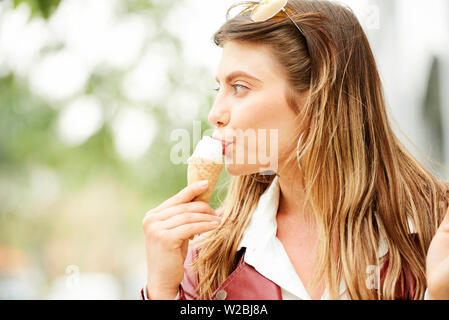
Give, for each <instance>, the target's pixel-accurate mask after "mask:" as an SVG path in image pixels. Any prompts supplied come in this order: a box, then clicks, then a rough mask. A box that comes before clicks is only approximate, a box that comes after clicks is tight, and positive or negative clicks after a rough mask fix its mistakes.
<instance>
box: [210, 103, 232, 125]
mask: <svg viewBox="0 0 449 320" xmlns="http://www.w3.org/2000/svg"><path fill="white" fill-rule="evenodd" d="M230 118H231V117H230V114H229V110H226V108H224V107H219V106H218V105H216V104H215V105H214V106H213V107H212V110H211V111H210V112H209V116H208V117H207V120H208V121H209V123H210V124H211V125H213V126H216V127H217V128H221V127H225V126H227V125H228V123H229V120H230Z"/></svg>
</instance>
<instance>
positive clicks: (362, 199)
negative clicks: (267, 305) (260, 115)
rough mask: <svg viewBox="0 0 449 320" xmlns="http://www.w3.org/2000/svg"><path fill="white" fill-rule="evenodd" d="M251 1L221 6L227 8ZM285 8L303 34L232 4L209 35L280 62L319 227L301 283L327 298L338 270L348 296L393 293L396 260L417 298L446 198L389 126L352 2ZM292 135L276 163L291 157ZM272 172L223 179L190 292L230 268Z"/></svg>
mask: <svg viewBox="0 0 449 320" xmlns="http://www.w3.org/2000/svg"><path fill="white" fill-rule="evenodd" d="M255 3H257V2H254V1H246V2H243V3H238V4H236V5H233V6H232V7H231V8H230V9H229V10H228V12H227V15H229V13H230V12H231V10H232V9H233V8H235V7H236V6H238V5H241V4H245V5H247V6H250V5H254V4H255ZM286 10H288V12H289V14H290V15H291V16H292V17H293V19H294V20H295V22H296V23H297V24H298V25H299V26H300V27H301V29H302V30H303V31H304V33H305V38H304V37H303V36H302V35H301V34H300V33H299V32H298V30H297V29H296V28H295V26H294V25H293V24H292V23H291V21H290V20H289V19H288V18H287V17H285V14H284V13H280V14H278V15H277V16H276V17H274V18H272V19H270V20H268V21H265V22H258V23H254V22H252V21H251V20H250V18H249V16H248V15H249V14H248V13H243V14H240V15H237V16H236V17H233V18H229V16H228V19H227V21H226V23H225V24H224V25H223V26H222V27H221V28H220V29H219V30H218V31H217V32H216V33H215V35H214V41H215V43H216V44H217V45H218V46H220V47H223V45H224V43H225V42H226V41H244V42H251V43H255V44H260V45H265V46H267V47H269V49H270V50H272V52H273V53H274V56H275V57H277V59H278V61H279V62H280V64H281V65H282V66H283V68H284V70H285V74H286V77H287V80H288V83H289V84H290V86H289V89H288V91H287V92H286V93H285V94H286V97H287V101H289V104H290V106H291V107H292V108H293V109H294V110H295V111H296V112H297V115H298V118H297V119H298V133H297V135H298V138H299V136H300V135H301V134H303V138H302V144H301V146H300V152H301V170H298V171H300V178H299V179H302V183H303V186H304V188H305V190H306V195H307V201H308V203H310V205H311V206H312V208H313V211H314V212H315V219H316V221H317V225H318V230H319V245H318V249H317V259H316V261H317V265H316V266H317V268H316V272H315V277H314V281H313V283H314V284H315V285H316V283H318V280H320V279H323V280H325V282H326V284H327V287H328V289H329V294H330V297H331V298H337V297H338V290H339V286H340V281H341V279H343V280H344V282H345V284H346V287H347V295H348V296H349V298H351V299H394V298H397V293H396V290H395V289H396V286H397V285H398V283H400V282H402V281H404V277H405V275H404V268H405V267H407V268H408V269H409V270H410V271H411V274H412V275H413V277H414V278H415V282H416V290H415V294H414V296H413V297H411V298H414V299H420V298H423V295H424V291H425V288H426V273H425V259H426V252H427V249H428V247H429V245H430V242H431V240H432V238H433V236H434V234H435V232H436V230H437V228H438V226H439V223H440V222H441V221H442V218H443V216H444V213H445V209H446V208H447V206H448V199H447V197H446V191H447V186H446V184H445V183H444V182H443V181H440V180H439V179H437V178H435V177H434V176H433V175H432V174H431V173H430V172H429V171H428V170H427V169H425V168H424V166H423V165H421V164H420V163H419V162H418V161H417V160H416V159H415V158H414V157H413V156H412V155H411V153H410V152H409V151H407V150H406V148H405V147H404V146H403V144H402V143H401V142H400V141H399V139H398V138H397V137H396V136H395V134H394V133H393V130H392V128H391V126H390V123H389V120H388V118H387V113H386V106H385V99H384V93H383V89H382V84H381V80H380V78H379V74H378V70H377V66H376V62H375V59H374V56H373V53H372V51H371V48H370V45H369V42H368V39H367V37H366V35H365V33H364V31H363V29H362V27H361V25H360V23H359V21H358V20H357V18H356V17H355V15H354V13H353V12H352V10H351V9H350V8H348V7H346V6H344V5H341V4H337V3H335V2H330V1H325V0H290V1H289V3H288V5H287V7H286ZM304 92H306V93H307V100H306V102H305V104H304V107H302V108H299V107H298V105H297V101H296V97H297V94H298V93H304ZM299 128H301V130H300V129H299ZM296 142H297V140H296V141H292V149H291V150H292V152H291V158H289V159H288V162H291V161H294V162H295V163H296V161H297V160H296ZM272 179H273V177H266V176H262V175H259V174H253V175H248V176H239V177H233V178H232V179H231V182H230V185H229V189H228V193H227V196H226V198H225V200H224V203H223V214H222V216H223V221H222V223H221V225H220V226H219V227H218V228H217V229H216V230H214V231H212V232H210V233H207V234H206V235H205V236H203V237H201V238H200V240H199V241H198V242H197V243H196V244H195V246H197V247H201V250H200V254H199V257H198V259H197V260H196V261H195V262H194V264H193V266H194V268H195V269H196V270H197V271H198V276H199V284H198V288H197V290H198V292H199V294H200V299H210V298H211V296H212V294H213V291H214V290H215V289H216V288H217V287H218V286H219V285H220V284H221V283H222V282H223V281H224V280H225V279H226V278H227V277H228V276H229V274H230V273H231V272H232V270H233V266H234V258H235V255H236V250H237V247H238V244H239V242H240V240H241V238H242V235H243V232H244V230H245V228H246V226H247V224H248V222H249V220H250V218H251V214H252V212H253V210H254V208H255V206H256V204H257V201H258V199H259V197H260V196H261V194H262V193H263V192H264V191H265V190H266V188H267V187H268V186H269V184H270V183H271V181H272ZM409 220H410V221H411V223H412V224H413V227H414V232H415V233H416V234H415V235H413V234H411V230H409V224H408V221H409ZM381 234H382V235H384V236H385V238H386V239H387V243H388V248H389V263H388V268H387V270H386V274H385V280H384V282H383V286H382V287H381V290H372V289H370V288H368V287H367V285H366V280H367V275H366V273H365V270H367V268H368V267H369V266H371V265H377V266H379V265H380V262H379V259H378V255H377V252H378V244H379V241H380V237H381ZM331 235H336V237H335V239H336V243H335V242H334V241H331ZM331 244H332V245H331Z"/></svg>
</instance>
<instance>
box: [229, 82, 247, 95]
mask: <svg viewBox="0 0 449 320" xmlns="http://www.w3.org/2000/svg"><path fill="white" fill-rule="evenodd" d="M232 87H233V88H234V90H235V92H236V94H237V93H239V92H237V88H241V89H248V88H247V87H245V86H242V85H241V84H234V85H232Z"/></svg>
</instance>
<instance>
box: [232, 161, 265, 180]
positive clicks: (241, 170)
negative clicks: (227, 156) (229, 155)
mask: <svg viewBox="0 0 449 320" xmlns="http://www.w3.org/2000/svg"><path fill="white" fill-rule="evenodd" d="M225 169H226V172H227V173H229V174H230V175H231V176H234V177H237V176H247V175H250V174H255V173H260V172H261V169H260V165H255V164H233V163H227V162H225Z"/></svg>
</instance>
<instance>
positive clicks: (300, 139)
mask: <svg viewBox="0 0 449 320" xmlns="http://www.w3.org/2000/svg"><path fill="white" fill-rule="evenodd" d="M303 135H304V133H301V135H300V136H299V139H298V145H297V146H296V161H297V162H298V168H299V170H301V162H300V161H299V160H300V158H301V157H300V156H299V146H300V145H301V141H302V137H303Z"/></svg>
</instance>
